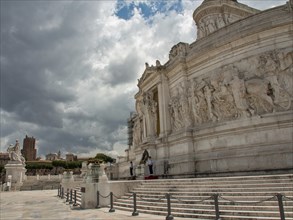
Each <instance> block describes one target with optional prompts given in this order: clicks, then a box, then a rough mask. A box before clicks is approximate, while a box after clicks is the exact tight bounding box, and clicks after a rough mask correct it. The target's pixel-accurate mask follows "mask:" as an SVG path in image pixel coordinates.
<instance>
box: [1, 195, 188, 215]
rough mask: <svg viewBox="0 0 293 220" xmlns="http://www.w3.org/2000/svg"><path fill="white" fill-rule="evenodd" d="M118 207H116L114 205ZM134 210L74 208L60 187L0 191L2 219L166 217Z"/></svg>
mask: <svg viewBox="0 0 293 220" xmlns="http://www.w3.org/2000/svg"><path fill="white" fill-rule="evenodd" d="M114 208H115V207H114ZM131 214H132V213H130V212H125V211H120V210H116V211H115V212H112V213H109V208H101V209H86V210H79V209H71V208H70V206H69V205H66V204H65V202H64V200H62V199H60V198H59V197H57V190H36V191H17V192H0V220H16V219H19V220H26V219H38V220H45V219H46V220H55V219H58V220H64V219H67V220H107V219H109V220H112V219H122V220H123V219H127V220H137V219H140V220H142V219H145V220H148V219H150V220H152V219H154V220H159V219H160V220H164V219H166V216H155V215H147V214H142V213H140V214H139V215H138V216H132V215H131ZM175 219H176V220H180V219H181V220H183V219H184V220H187V218H177V217H176V218H175V217H174V220H175Z"/></svg>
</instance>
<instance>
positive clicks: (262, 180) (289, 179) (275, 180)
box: [143, 175, 293, 185]
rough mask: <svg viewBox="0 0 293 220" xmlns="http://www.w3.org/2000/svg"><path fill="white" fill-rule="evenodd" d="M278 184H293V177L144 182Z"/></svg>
mask: <svg viewBox="0 0 293 220" xmlns="http://www.w3.org/2000/svg"><path fill="white" fill-rule="evenodd" d="M170 180H172V181H170ZM268 180H269V182H270V183H278V182H280V181H281V182H284V183H286V182H292V181H293V175H288V176H286V177H282V178H272V177H268V176H265V177H263V178H259V177H257V176H253V177H241V178H237V177H225V178H224V177H216V178H190V179H156V180H146V181H144V182H143V185H151V184H153V183H154V182H155V183H160V185H161V184H187V183H190V184H193V183H198V184H226V183H229V184H242V183H251V184H259V183H260V184H261V183H266V182H268Z"/></svg>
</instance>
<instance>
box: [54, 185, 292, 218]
mask: <svg viewBox="0 0 293 220" xmlns="http://www.w3.org/2000/svg"><path fill="white" fill-rule="evenodd" d="M57 196H58V197H60V198H61V199H64V188H63V187H62V186H61V185H60V186H59V188H58V194H57ZM100 197H101V198H110V209H109V212H115V209H114V199H113V198H114V197H115V198H117V199H118V197H116V196H115V195H114V194H113V192H110V193H109V195H107V196H103V195H101V194H100V192H99V191H97V206H96V208H100ZM137 197H138V198H139V199H140V200H142V201H150V202H159V201H162V200H163V199H166V204H167V216H166V220H173V219H174V217H173V216H172V206H171V204H172V203H171V201H172V200H171V199H173V200H177V201H179V202H180V203H183V204H184V203H185V204H186V203H188V204H190V202H191V201H190V200H189V201H184V200H182V199H180V198H176V197H174V196H172V195H171V194H170V193H166V194H165V196H162V197H161V198H158V199H157V200H155V201H154V200H153V199H152V200H148V199H145V198H143V197H141V196H138V195H137V194H136V193H135V192H133V193H132V195H131V196H129V197H128V198H126V199H130V198H133V212H132V216H137V215H139V212H138V210H137ZM76 198H77V196H76V190H74V195H73V190H72V189H71V190H70V196H69V189H67V193H66V202H69V204H72V203H73V206H76V205H77V203H76V201H77V199H76ZM220 199H221V200H224V201H226V202H229V205H243V204H245V205H255V204H260V203H263V202H266V201H278V206H279V214H280V220H285V211H284V204H283V201H293V199H292V198H289V197H287V196H285V195H282V194H280V193H278V194H276V195H274V196H272V197H270V198H266V199H263V200H260V201H255V202H244V201H234V200H231V199H227V198H225V197H223V196H221V195H220V194H213V195H211V196H210V197H208V198H205V199H202V200H197V201H196V200H195V201H192V203H193V204H198V203H205V202H207V201H212V203H213V205H214V210H215V219H216V220H220V219H221V216H220V208H219V200H220ZM73 200H74V202H73Z"/></svg>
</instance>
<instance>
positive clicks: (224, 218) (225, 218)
mask: <svg viewBox="0 0 293 220" xmlns="http://www.w3.org/2000/svg"><path fill="white" fill-rule="evenodd" d="M114 208H115V209H118V210H123V211H128V212H130V213H132V212H133V208H129V207H121V206H119V207H114ZM138 212H139V213H145V214H152V215H162V216H167V212H166V211H158V210H151V209H141V210H138ZM250 214H253V213H250ZM171 215H172V216H173V217H185V218H195V219H201V220H207V219H215V214H214V213H212V212H210V213H209V214H205V213H186V212H171ZM220 217H221V220H230V219H231V220H232V219H233V220H235V219H241V220H260V219H261V220H280V217H279V216H253V215H246V216H244V215H237V213H233V215H229V214H226V213H223V212H220ZM286 220H293V217H286Z"/></svg>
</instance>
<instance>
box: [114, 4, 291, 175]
mask: <svg viewBox="0 0 293 220" xmlns="http://www.w3.org/2000/svg"><path fill="white" fill-rule="evenodd" d="M193 19H194V21H195V24H196V26H197V39H196V41H195V42H193V43H191V44H188V43H184V42H180V43H178V44H177V45H175V46H173V47H172V48H171V51H170V53H169V60H168V61H167V63H165V64H164V65H162V64H161V63H160V61H156V65H155V66H150V65H148V64H146V69H145V71H144V73H143V74H142V76H141V78H140V79H139V82H138V88H139V91H138V93H137V94H136V95H135V99H136V113H137V115H136V117H135V118H134V119H133V121H134V132H133V147H132V149H129V151H128V154H129V155H127V157H126V158H127V159H125V160H124V161H121V162H120V163H119V175H120V177H121V178H122V177H126V176H128V175H129V174H128V173H129V172H128V163H129V161H135V164H139V163H140V161H141V158H142V155H143V152H144V151H145V150H146V151H147V152H148V154H149V155H151V156H152V158H153V159H154V161H155V173H156V174H157V175H165V174H168V175H170V176H174V177H180V176H182V177H183V176H184V177H194V176H206V175H237V174H251V173H267V172H269V173H272V172H288V171H292V170H293V148H292V130H293V128H292V119H293V112H292V97H293V74H292V71H293V64H292V60H293V1H292V0H290V1H288V2H287V4H285V5H281V6H278V7H275V8H271V9H268V10H265V11H259V10H257V9H254V8H251V7H249V6H247V5H244V4H241V3H240V0H239V1H236V0H204V1H203V2H202V4H201V5H200V6H199V7H198V8H197V9H196V10H195V11H194V13H193Z"/></svg>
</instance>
